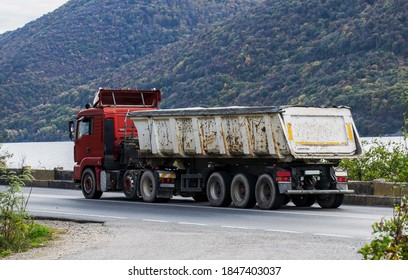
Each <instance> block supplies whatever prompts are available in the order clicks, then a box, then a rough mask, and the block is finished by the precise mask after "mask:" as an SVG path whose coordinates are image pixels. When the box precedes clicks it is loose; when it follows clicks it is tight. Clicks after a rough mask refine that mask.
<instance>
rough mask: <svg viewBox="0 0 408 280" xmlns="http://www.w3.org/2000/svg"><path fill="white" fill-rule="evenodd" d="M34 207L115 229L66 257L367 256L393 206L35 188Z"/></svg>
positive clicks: (42, 214)
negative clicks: (226, 201) (149, 198)
mask: <svg viewBox="0 0 408 280" xmlns="http://www.w3.org/2000/svg"><path fill="white" fill-rule="evenodd" d="M24 191H25V192H26V193H27V194H28V192H29V191H30V189H28V188H25V189H24ZM27 210H28V212H29V213H30V214H31V215H33V216H35V217H43V218H52V219H69V220H78V221H92V222H103V223H104V224H105V225H106V226H107V227H108V228H109V233H110V234H109V235H110V238H109V239H108V240H107V241H106V242H104V243H103V244H104V245H103V246H100V245H99V246H97V247H96V248H93V249H92V250H86V251H84V252H77V253H76V254H75V255H66V256H64V258H66V259H300V260H302V259H335V260H336V259H361V256H360V255H359V254H358V253H357V250H358V249H359V248H361V246H362V245H363V244H365V243H368V242H369V239H370V237H371V232H372V230H371V225H372V224H373V223H374V222H376V221H380V219H381V218H382V217H388V216H391V215H392V208H383V207H367V206H348V205H342V206H341V207H340V208H338V209H321V208H320V207H319V206H318V205H317V204H316V205H314V206H312V207H308V208H299V207H295V206H294V205H293V204H288V205H287V206H284V207H282V208H281V209H279V210H275V211H265V210H260V209H256V208H254V209H237V208H233V207H228V208H215V207H211V206H209V204H208V203H198V202H194V201H193V200H192V199H188V198H181V197H177V198H175V199H172V200H171V201H169V202H167V203H156V204H149V203H144V202H143V201H141V200H135V201H129V200H127V199H125V197H124V195H123V194H122V193H105V194H104V195H103V196H102V198H101V199H99V200H87V199H84V198H83V197H82V193H81V191H79V190H61V189H42V188H33V189H32V192H31V194H30V198H29V203H28V209H27ZM84 242H86V240H85V241H84Z"/></svg>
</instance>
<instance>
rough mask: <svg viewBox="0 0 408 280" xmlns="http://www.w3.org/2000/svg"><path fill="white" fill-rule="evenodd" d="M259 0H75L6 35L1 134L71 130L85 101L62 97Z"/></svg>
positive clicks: (0, 49)
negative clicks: (71, 119) (68, 125)
mask: <svg viewBox="0 0 408 280" xmlns="http://www.w3.org/2000/svg"><path fill="white" fill-rule="evenodd" d="M256 2H258V0H224V1H215V0H212V1H197V0H166V1H163V0H137V1H136V0H71V1H69V2H68V3H66V4H65V5H63V6H62V7H60V8H59V9H57V10H56V11H54V12H52V13H49V14H47V15H45V16H43V17H41V18H40V19H38V20H36V21H34V22H32V23H29V24H27V25H26V26H24V27H23V28H20V29H18V30H16V31H14V32H8V33H5V34H3V35H2V36H0V53H1V54H2V55H1V56H0V68H1V69H2V71H1V72H0V96H1V97H2V108H1V109H2V110H0V119H2V120H3V121H2V122H0V135H3V137H4V138H6V139H7V140H8V141H22V140H34V139H36V140H52V139H62V138H64V137H66V136H65V135H64V134H63V133H62V132H61V129H65V124H64V123H63V122H62V120H63V119H66V118H67V117H68V116H67V112H68V111H71V112H72V111H73V110H69V108H68V107H75V106H77V105H78V104H61V103H59V101H58V100H56V99H55V96H57V95H58V94H60V93H61V92H64V91H66V90H67V89H70V88H72V87H75V86H78V85H82V84H87V83H88V82H89V81H92V80H93V79H95V78H97V77H100V76H101V75H104V74H106V73H108V72H113V71H114V69H116V68H117V67H119V66H121V65H123V64H124V63H127V62H131V61H135V60H136V59H138V58H140V57H143V56H145V55H147V54H150V53H152V52H154V51H156V50H158V49H160V48H161V47H162V46H165V45H167V44H170V43H174V42H176V41H178V40H179V39H180V38H182V37H184V36H186V35H188V34H191V33H192V32H194V31H195V30H197V29H201V28H205V27H206V26H208V25H210V24H212V23H214V22H216V21H218V20H223V19H225V18H228V17H229V16H230V15H232V14H234V13H236V12H238V11H240V10H242V9H245V8H247V7H249V6H253V5H254V4H255V3H256ZM62 107H63V108H62ZM62 115H63V116H62ZM33 116H36V117H37V118H35V119H33ZM56 128H58V129H59V130H58V131H56Z"/></svg>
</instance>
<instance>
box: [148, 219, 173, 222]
mask: <svg viewBox="0 0 408 280" xmlns="http://www.w3.org/2000/svg"><path fill="white" fill-rule="evenodd" d="M142 221H143V222H153V223H168V221H164V220H153V219H143V220H142Z"/></svg>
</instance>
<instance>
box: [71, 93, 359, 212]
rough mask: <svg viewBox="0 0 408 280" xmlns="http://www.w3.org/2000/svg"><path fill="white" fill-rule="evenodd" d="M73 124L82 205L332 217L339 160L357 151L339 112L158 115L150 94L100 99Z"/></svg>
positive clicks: (341, 189) (348, 119)
mask: <svg viewBox="0 0 408 280" xmlns="http://www.w3.org/2000/svg"><path fill="white" fill-rule="evenodd" d="M95 100H96V101H95V102H94V105H93V106H92V107H91V106H88V107H87V109H85V110H82V111H81V112H79V113H78V115H77V120H76V126H75V127H76V131H74V125H73V122H71V124H70V133H71V136H72V138H73V140H74V141H75V148H74V150H75V161H76V164H75V166H74V179H75V182H77V183H78V184H79V185H80V187H81V189H82V192H83V194H84V196H85V197H86V198H88V199H97V198H100V197H101V195H102V194H103V193H104V192H109V191H123V193H124V194H125V196H126V197H127V198H129V199H135V198H139V197H141V198H142V199H143V200H144V201H145V202H156V201H161V202H163V201H167V200H169V199H171V198H172V197H173V196H184V197H192V198H193V199H194V200H196V201H208V202H209V204H210V205H212V206H216V207H226V206H230V205H233V206H234V207H239V208H251V207H258V208H260V209H278V208H280V207H281V206H282V205H285V204H287V203H289V201H292V203H293V204H294V205H295V206H299V207H307V206H311V205H313V204H314V203H315V202H317V203H318V204H319V205H320V206H321V207H323V208H337V207H339V206H340V205H341V204H342V202H343V198H344V195H345V194H348V193H352V192H353V191H351V190H349V189H348V185H347V181H348V178H347V172H345V171H343V170H338V169H337V165H338V163H339V161H340V160H341V159H344V158H353V157H358V156H360V155H361V153H362V149H361V143H360V140H359V136H358V133H357V129H356V127H355V125H354V122H353V119H352V116H351V112H350V110H349V109H348V108H345V107H331V108H320V107H293V106H292V107H291V106H284V107H220V108H187V109H166V110H160V109H157V108H158V102H159V101H160V100H161V95H160V91H158V90H155V89H154V90H109V89H101V90H100V91H99V92H98V93H97V96H96V98H95Z"/></svg>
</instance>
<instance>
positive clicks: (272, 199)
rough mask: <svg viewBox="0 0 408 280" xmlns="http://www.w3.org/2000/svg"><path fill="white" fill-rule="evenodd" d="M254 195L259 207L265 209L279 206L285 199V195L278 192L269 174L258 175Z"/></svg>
mask: <svg viewBox="0 0 408 280" xmlns="http://www.w3.org/2000/svg"><path fill="white" fill-rule="evenodd" d="M255 197H256V201H257V202H258V206H259V208H261V209H267V210H269V209H278V208H280V207H281V206H282V203H283V200H284V199H285V195H283V194H280V193H279V190H278V188H277V187H276V184H275V182H274V181H273V178H272V176H271V175H269V174H263V175H261V176H259V178H258V181H257V182H256V186H255Z"/></svg>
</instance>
